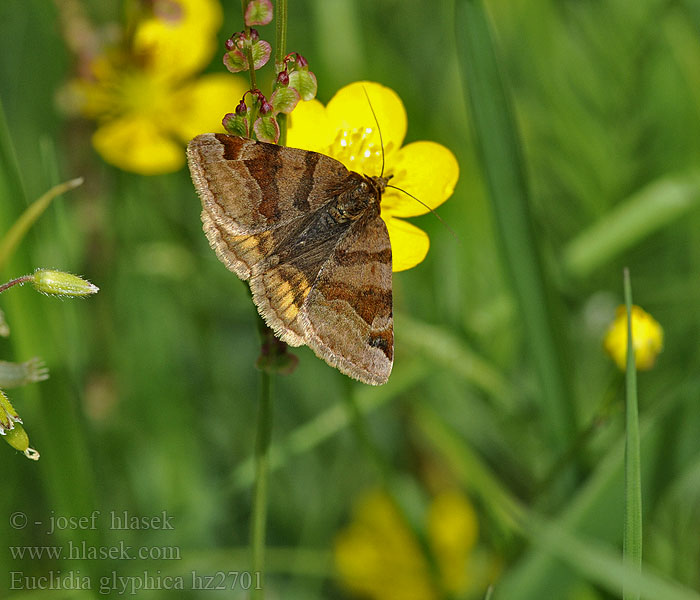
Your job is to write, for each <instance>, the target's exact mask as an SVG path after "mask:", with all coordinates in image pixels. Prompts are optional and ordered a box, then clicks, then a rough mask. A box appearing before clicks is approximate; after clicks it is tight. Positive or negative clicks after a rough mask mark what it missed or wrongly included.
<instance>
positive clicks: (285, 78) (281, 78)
mask: <svg viewBox="0 0 700 600" xmlns="http://www.w3.org/2000/svg"><path fill="white" fill-rule="evenodd" d="M277 83H279V84H280V85H282V86H284V87H287V86H288V85H289V73H287V69H285V70H284V71H280V72H279V73H278V75H277Z"/></svg>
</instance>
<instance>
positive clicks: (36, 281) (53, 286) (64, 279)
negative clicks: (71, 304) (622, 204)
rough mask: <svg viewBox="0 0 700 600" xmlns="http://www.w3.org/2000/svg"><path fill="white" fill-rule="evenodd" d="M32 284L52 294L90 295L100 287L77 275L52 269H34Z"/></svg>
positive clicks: (38, 289)
mask: <svg viewBox="0 0 700 600" xmlns="http://www.w3.org/2000/svg"><path fill="white" fill-rule="evenodd" d="M32 285H33V286H34V289H36V290H37V291H38V292H41V293H42V294H49V295H52V296H89V295H91V294H96V293H97V292H98V291H99V289H100V288H98V287H97V286H96V285H93V284H92V283H90V282H89V281H86V280H85V279H81V278H80V277H78V276H77V275H72V274H71V273H65V272H64V271H54V270H52V269H37V270H36V271H34V274H33V276H32Z"/></svg>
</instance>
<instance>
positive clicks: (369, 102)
mask: <svg viewBox="0 0 700 600" xmlns="http://www.w3.org/2000/svg"><path fill="white" fill-rule="evenodd" d="M362 91H363V92H364V93H365V96H366V97H367V104H369V109H370V110H371V111H372V116H373V117H374V122H375V123H376V124H377V132H378V133H379V144H380V146H381V147H382V172H381V173H380V174H379V176H380V177H384V140H383V139H382V128H381V127H380V126H379V119H377V113H375V112H374V106H372V101H371V100H370V99H369V94H368V93H367V88H366V87H365V86H364V85H363V86H362ZM401 191H402V192H403V190H401Z"/></svg>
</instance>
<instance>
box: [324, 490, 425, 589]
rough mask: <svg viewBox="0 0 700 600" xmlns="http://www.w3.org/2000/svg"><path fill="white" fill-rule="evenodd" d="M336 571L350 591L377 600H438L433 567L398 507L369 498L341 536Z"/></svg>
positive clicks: (376, 497)
mask: <svg viewBox="0 0 700 600" xmlns="http://www.w3.org/2000/svg"><path fill="white" fill-rule="evenodd" d="M334 559H335V565H336V569H337V571H338V574H339V576H340V579H341V581H342V582H343V583H344V584H345V586H346V587H348V588H349V589H351V590H353V591H355V592H357V593H359V594H361V595H362V596H363V597H366V598H371V599H372V600H403V599H404V598H411V600H435V598H437V595H436V593H435V592H434V590H433V589H432V585H431V581H430V578H429V575H428V565H427V564H426V562H425V559H424V558H423V555H422V554H421V551H420V547H419V546H418V543H417V541H416V540H415V538H414V537H413V535H412V533H411V531H410V529H409V528H408V527H407V526H406V524H405V522H404V521H403V520H402V519H401V516H400V514H398V512H397V510H396V508H395V506H394V504H393V502H392V501H391V500H390V499H389V498H388V497H387V496H386V494H384V493H381V492H374V493H371V494H368V495H367V496H366V497H365V498H363V499H362V500H361V502H359V503H358V504H357V505H356V506H355V509H354V511H353V521H352V522H351V523H350V524H349V525H348V526H347V527H346V528H345V529H344V530H343V531H341V532H340V534H339V535H338V536H337V537H336V540H335V547H334Z"/></svg>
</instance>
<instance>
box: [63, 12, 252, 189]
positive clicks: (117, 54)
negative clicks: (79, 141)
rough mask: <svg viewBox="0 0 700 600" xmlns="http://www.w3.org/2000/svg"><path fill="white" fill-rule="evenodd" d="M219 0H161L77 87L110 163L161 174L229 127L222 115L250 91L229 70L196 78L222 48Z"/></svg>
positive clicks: (73, 92) (74, 92)
mask: <svg viewBox="0 0 700 600" xmlns="http://www.w3.org/2000/svg"><path fill="white" fill-rule="evenodd" d="M221 18H222V16H221V7H220V6H219V4H218V3H217V2H216V0H156V1H155V2H154V3H153V11H152V14H151V15H149V16H148V18H145V19H143V20H141V21H139V22H138V23H137V25H136V28H135V30H134V34H133V36H132V37H131V38H130V44H129V46H128V48H126V49H123V48H121V49H118V48H111V49H107V50H106V51H105V52H103V53H102V54H100V55H98V56H97V57H96V58H95V59H94V60H93V61H92V63H91V64H90V68H89V71H90V73H89V75H88V76H85V77H83V78H81V79H77V80H74V81H73V82H71V84H70V86H69V91H70V98H71V100H72V101H73V102H74V103H75V104H76V105H77V108H78V110H79V112H80V113H81V114H83V116H85V117H88V118H91V119H95V120H97V122H98V128H97V130H96V131H95V133H94V135H93V138H92V143H93V146H94V147H95V149H96V150H97V151H98V152H99V153H100V154H101V155H102V157H103V158H104V159H105V160H106V161H107V162H109V163H112V164H113V165H116V166H117V167H119V168H121V169H124V170H126V171H133V172H135V173H140V174H142V175H154V174H159V173H168V172H171V171H176V170H177V169H179V168H180V167H181V166H182V165H183V164H184V163H185V152H184V145H185V143H186V142H187V141H188V140H189V139H191V138H192V137H194V136H195V135H197V134H199V133H201V132H202V131H224V130H223V127H222V125H221V118H222V117H223V116H224V114H226V113H227V112H230V111H231V110H232V109H233V107H234V106H235V104H236V102H237V101H238V99H239V98H240V97H241V96H242V95H243V93H244V92H245V91H246V84H245V82H244V80H243V79H241V78H237V77H234V76H231V75H229V74H216V75H203V76H201V77H199V78H196V79H195V78H194V77H195V75H196V74H197V73H198V72H199V71H200V70H201V69H202V68H204V67H205V66H206V65H207V64H208V63H209V61H210V60H211V58H212V55H213V53H214V52H215V50H216V32H217V30H218V29H219V27H220V25H221Z"/></svg>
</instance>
